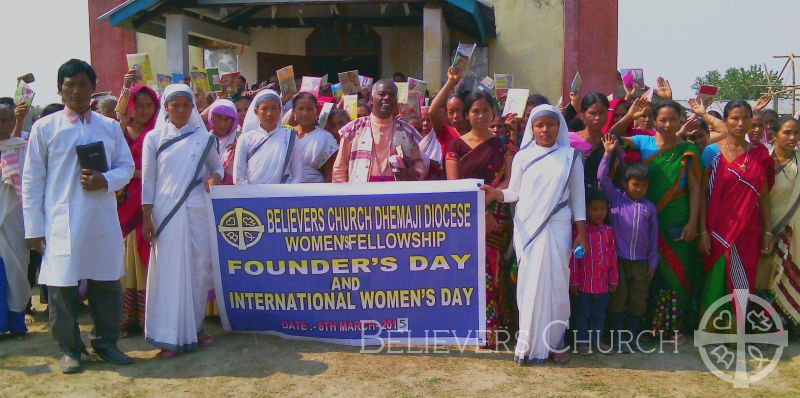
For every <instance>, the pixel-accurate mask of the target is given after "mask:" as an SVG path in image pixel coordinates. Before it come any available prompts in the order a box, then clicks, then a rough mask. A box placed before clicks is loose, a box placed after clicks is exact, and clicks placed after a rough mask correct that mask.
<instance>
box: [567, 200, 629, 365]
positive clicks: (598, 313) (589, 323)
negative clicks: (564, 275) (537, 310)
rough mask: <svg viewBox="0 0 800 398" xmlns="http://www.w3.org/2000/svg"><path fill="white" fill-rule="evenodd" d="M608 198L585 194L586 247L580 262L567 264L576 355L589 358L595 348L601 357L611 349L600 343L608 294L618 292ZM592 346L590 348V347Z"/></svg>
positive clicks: (573, 259) (578, 259) (576, 259)
mask: <svg viewBox="0 0 800 398" xmlns="http://www.w3.org/2000/svg"><path fill="white" fill-rule="evenodd" d="M607 216H608V198H607V197H606V196H605V194H604V193H603V192H602V191H599V190H594V189H592V190H589V191H588V192H587V193H586V218H587V221H588V222H587V224H586V246H587V247H584V248H583V249H584V253H585V254H584V256H583V258H575V257H574V256H573V257H572V259H571V260H570V264H569V267H570V278H569V279H570V290H571V291H572V294H573V296H574V297H575V311H574V314H573V316H572V321H573V325H572V327H573V329H574V330H575V333H576V335H575V345H576V346H577V349H578V353H580V354H585V355H591V354H592V348H591V345H594V346H596V347H597V348H598V350H599V351H600V352H602V353H610V352H611V348H610V347H609V346H607V345H605V344H603V343H601V342H600V335H601V333H602V331H603V328H604V326H605V318H606V306H608V300H609V298H610V296H611V295H610V292H613V291H614V290H616V289H617V283H618V274H617V254H616V247H615V245H614V230H613V229H612V228H611V226H610V225H607V224H606V223H605V222H606V219H607ZM590 344H591V345H590Z"/></svg>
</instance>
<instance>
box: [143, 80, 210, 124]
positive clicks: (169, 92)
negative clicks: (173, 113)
mask: <svg viewBox="0 0 800 398" xmlns="http://www.w3.org/2000/svg"><path fill="white" fill-rule="evenodd" d="M178 97H186V98H188V99H189V101H191V102H192V105H194V107H193V108H192V115H191V116H190V117H189V123H188V124H189V125H192V126H194V127H195V128H199V129H202V131H207V130H206V124H205V123H204V122H203V118H202V117H201V116H200V112H199V111H198V110H197V105H196V104H195V103H194V93H193V92H192V89H191V88H189V86H187V85H185V84H170V85H169V86H167V88H165V89H164V94H162V95H161V98H162V100H163V104H162V106H161V107H160V108H159V111H158V119H157V120H156V126H155V127H154V128H155V129H157V130H158V131H161V130H162V129H163V128H164V127H166V126H167V123H169V115H168V114H167V104H169V102H170V101H172V100H174V99H175V98H178Z"/></svg>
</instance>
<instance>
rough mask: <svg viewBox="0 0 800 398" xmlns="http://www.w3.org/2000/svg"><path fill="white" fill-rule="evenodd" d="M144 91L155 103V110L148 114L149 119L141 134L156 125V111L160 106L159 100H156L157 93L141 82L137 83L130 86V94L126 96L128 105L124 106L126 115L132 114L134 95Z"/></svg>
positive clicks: (134, 108) (134, 107) (134, 105)
mask: <svg viewBox="0 0 800 398" xmlns="http://www.w3.org/2000/svg"><path fill="white" fill-rule="evenodd" d="M141 92H145V93H147V95H149V96H150V99H152V100H153V104H154V105H155V108H154V109H155V110H154V111H153V115H152V116H150V120H149V121H148V122H147V124H145V125H144V129H143V130H142V134H144V133H147V132H148V131H150V130H152V129H153V127H155V126H156V119H157V118H158V111H159V109H160V108H161V101H159V100H158V94H156V92H155V91H153V89H152V88H150V87H147V86H145V85H143V84H139V85H136V86H133V87H131V89H130V95H129V96H128V106H127V107H126V108H125V113H126V114H127V115H133V114H134V112H135V110H136V104H135V102H136V96H137V95H138V94H139V93H141Z"/></svg>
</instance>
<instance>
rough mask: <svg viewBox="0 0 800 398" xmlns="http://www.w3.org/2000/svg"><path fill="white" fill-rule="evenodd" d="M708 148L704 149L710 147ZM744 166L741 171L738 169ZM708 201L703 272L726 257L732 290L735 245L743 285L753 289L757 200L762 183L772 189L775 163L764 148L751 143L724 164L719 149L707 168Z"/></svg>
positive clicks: (758, 232)
mask: <svg viewBox="0 0 800 398" xmlns="http://www.w3.org/2000/svg"><path fill="white" fill-rule="evenodd" d="M710 149H711V148H706V150H710ZM742 166H744V170H742ZM708 176H709V184H708V190H709V202H708V210H707V212H706V225H707V228H708V234H709V238H710V240H711V254H710V255H709V256H706V257H705V258H704V261H703V263H704V266H705V269H706V272H709V271H710V270H711V268H712V267H713V265H714V263H715V262H716V261H717V259H719V258H720V257H721V256H725V257H726V261H725V267H726V277H727V283H728V290H729V291H730V292H732V291H733V280H732V277H733V276H734V275H733V273H732V272H731V255H730V254H731V247H734V246H735V247H736V253H738V260H739V261H740V262H741V264H742V266H743V268H744V272H745V276H746V278H747V284H748V286H749V288H750V291H753V288H754V286H755V278H756V267H757V266H758V258H759V255H760V253H761V249H760V248H761V235H762V230H761V213H760V211H759V208H758V200H759V197H760V194H761V189H762V188H763V187H764V183H765V182H766V183H767V187H768V189H772V185H773V184H774V183H775V165H774V163H773V162H772V157H770V155H769V152H768V151H767V148H765V147H764V146H763V145H751V148H750V150H749V151H747V153H743V154H741V155H739V157H737V158H736V159H734V160H733V162H731V163H728V161H727V160H726V159H725V157H724V156H722V153H721V152H718V153H717V154H716V156H714V158H713V159H712V160H711V162H710V167H709V168H708Z"/></svg>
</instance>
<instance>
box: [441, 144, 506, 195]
mask: <svg viewBox="0 0 800 398" xmlns="http://www.w3.org/2000/svg"><path fill="white" fill-rule="evenodd" d="M505 156H506V148H504V147H503V142H502V141H500V138H498V137H496V136H491V137H489V138H487V139H486V141H483V142H481V143H480V144H478V145H477V146H476V147H475V148H470V146H469V144H467V143H466V142H465V141H464V140H462V139H461V138H459V139H457V140H453V141H452V142H451V143H450V147H449V148H448V149H447V152H445V155H444V159H445V161H448V160H455V161H456V162H458V176H459V178H478V179H481V180H483V182H484V183H485V184H490V185H491V186H497V185H498V184H499V183H500V182H501V181H502V178H503V175H504V174H505V169H504V168H503V166H504V162H505Z"/></svg>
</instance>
